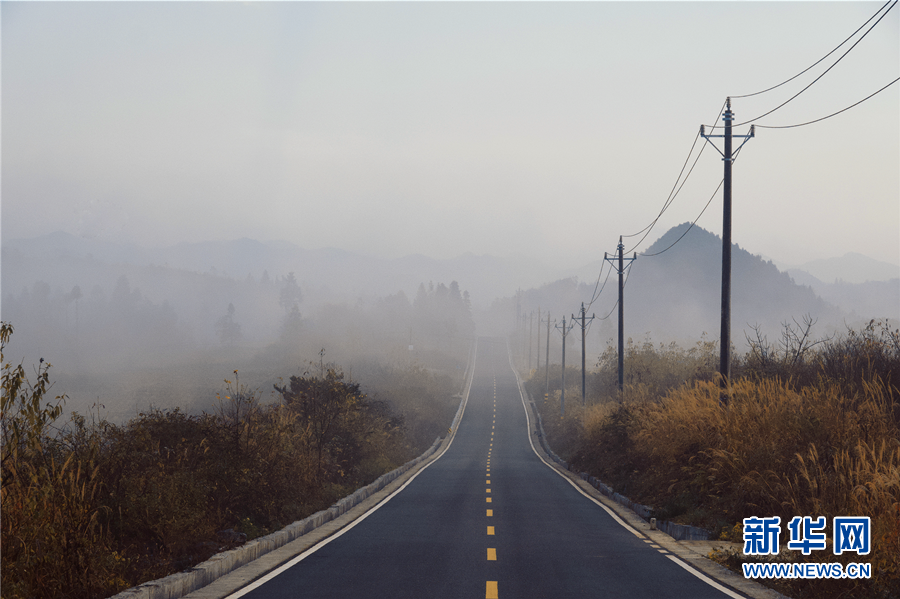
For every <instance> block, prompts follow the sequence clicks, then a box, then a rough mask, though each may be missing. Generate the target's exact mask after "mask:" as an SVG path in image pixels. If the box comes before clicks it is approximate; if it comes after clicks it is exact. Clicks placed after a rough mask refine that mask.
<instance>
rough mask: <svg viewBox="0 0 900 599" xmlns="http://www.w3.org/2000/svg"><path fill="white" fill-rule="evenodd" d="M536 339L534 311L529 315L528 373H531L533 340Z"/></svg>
mask: <svg viewBox="0 0 900 599" xmlns="http://www.w3.org/2000/svg"><path fill="white" fill-rule="evenodd" d="M532 337H534V310H532V311H531V312H529V313H528V372H531V339H532Z"/></svg>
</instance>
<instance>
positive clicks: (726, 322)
mask: <svg viewBox="0 0 900 599" xmlns="http://www.w3.org/2000/svg"><path fill="white" fill-rule="evenodd" d="M725 106H726V108H725V113H724V114H723V115H722V120H723V121H725V134H724V135H706V132H705V131H704V127H703V125H700V136H701V137H702V138H703V139H705V140H706V141H709V139H710V138H711V137H724V138H725V151H724V152H723V151H721V150H719V148H716V146H715V144H713V143H712V142H711V141H710V142H709V143H710V145H712V147H714V148H716V150H718V151H719V154H721V155H722V160H723V161H724V163H725V179H724V184H723V186H722V189H723V202H722V204H723V205H722V321H721V327H720V334H719V338H720V340H719V374H720V375H721V378H720V379H719V383H720V384H721V386H722V397H723V399H724V400H725V401H727V398H728V388H729V385H730V381H731V165H732V164H733V163H734V154H733V153H732V149H731V146H732V143H731V139H732V137H742V138H744V142H743V143H742V144H741V145H740V147H738V151H740V149H741V148H742V147H744V144H745V143H747V141H748V140H749V139H750V138H751V137H754V135H755V127H754V126H753V125H750V134H749V135H732V133H731V124H732V121H734V113H733V112H732V111H731V98H727V99H726V100H725Z"/></svg>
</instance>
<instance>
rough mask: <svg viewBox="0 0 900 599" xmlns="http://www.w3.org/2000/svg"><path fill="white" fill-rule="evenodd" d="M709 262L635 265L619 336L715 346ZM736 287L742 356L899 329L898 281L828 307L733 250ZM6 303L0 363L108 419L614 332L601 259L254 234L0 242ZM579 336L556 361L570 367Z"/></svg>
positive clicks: (537, 351) (694, 252)
mask: <svg viewBox="0 0 900 599" xmlns="http://www.w3.org/2000/svg"><path fill="white" fill-rule="evenodd" d="M687 226H688V225H687V224H684V225H680V226H678V227H674V228H673V229H671V230H670V231H668V232H667V233H665V234H664V235H662V236H661V237H660V238H659V239H658V240H657V241H656V242H655V243H654V244H653V245H652V246H651V247H650V248H649V249H648V250H647V253H653V252H655V251H658V250H660V249H662V248H665V247H667V246H669V245H671V243H672V242H673V241H675V240H676V239H679V238H681V236H682V235H683V234H684V233H685V230H686V228H687ZM720 251H721V241H720V240H719V239H718V237H717V236H715V235H713V234H711V233H708V232H706V231H704V230H703V229H701V228H699V227H694V228H693V229H691V230H690V231H689V232H688V233H687V234H686V235H684V237H683V239H681V240H680V241H679V242H678V243H677V244H676V245H675V246H674V247H673V248H672V250H670V251H668V252H666V253H664V254H662V255H660V256H657V257H642V256H639V257H638V259H637V260H636V261H635V262H634V264H633V265H632V266H631V269H630V271H629V272H628V275H627V283H626V287H625V331H626V337H627V338H630V339H633V340H634V341H635V342H645V341H648V340H649V341H651V342H653V343H669V342H672V341H675V342H678V343H679V344H681V345H683V346H686V347H690V346H692V345H693V344H695V343H697V342H698V341H700V340H701V339H705V340H707V341H715V340H716V339H717V337H718V323H719V312H718V310H719V268H720V267H719V262H718V261H719V260H720V256H719V254H720ZM590 273H596V274H593V275H592V274H590ZM888 274H890V273H888ZM598 275H600V276H601V278H602V280H599V281H598V280H597V276H598ZM805 276H806V277H807V278H806V279H802V280H803V281H804V282H806V281H810V280H814V278H813V277H812V275H809V274H806V275H805ZM733 277H734V291H733V324H732V328H733V333H732V338H733V340H734V343H735V346H736V347H737V349H738V350H739V351H740V350H743V349H744V348H745V347H746V340H745V333H748V334H752V335H755V334H756V332H755V328H754V327H759V329H760V331H761V332H762V333H763V334H765V335H768V336H769V339H770V340H775V339H777V337H778V334H779V331H780V328H781V325H782V324H783V323H791V322H792V320H794V319H796V320H797V321H798V322H799V321H801V320H802V319H803V317H804V316H806V315H809V316H810V317H811V318H813V319H814V320H815V321H816V325H815V326H814V328H813V335H816V336H822V337H823V336H826V335H829V334H832V333H834V332H836V331H837V332H839V331H843V330H844V329H845V327H846V326H848V325H853V324H857V323H860V322H867V321H868V320H869V319H872V318H891V319H895V320H897V319H900V314H898V311H900V279H897V278H894V279H891V280H887V281H869V282H866V283H860V284H851V283H844V282H839V283H835V284H832V286H835V285H836V286H837V288H836V289H838V290H839V291H840V292H841V293H840V295H839V294H837V292H836V291H835V292H833V293H832V295H831V297H832V298H835V299H832V301H831V302H829V301H826V300H825V299H823V296H825V295H827V293H828V285H827V284H823V283H819V285H820V286H824V289H825V291H824V292H822V291H821V290H816V289H815V288H813V287H810V286H808V285H798V284H797V283H795V280H796V279H799V278H800V275H798V274H796V273H795V274H794V275H793V277H794V278H793V279H792V278H791V276H790V275H789V274H787V273H785V272H781V271H779V270H778V269H777V268H776V267H775V266H774V265H773V264H772V263H771V262H769V261H766V260H763V259H761V258H759V257H758V256H752V255H751V254H749V253H748V252H746V251H743V250H739V249H736V250H735V258H734V275H733ZM591 279H593V280H591ZM873 290H874V292H873ZM2 293H3V295H2V306H0V307H2V318H3V320H4V321H8V322H11V323H12V324H13V326H14V327H15V328H16V332H15V334H14V335H13V339H12V342H11V343H10V344H9V346H8V347H7V349H6V358H7V359H8V360H9V361H13V362H16V363H18V362H19V361H23V362H24V363H25V364H26V365H29V364H36V363H37V362H38V360H40V359H41V358H43V359H44V360H46V361H48V362H50V363H51V364H52V365H53V370H52V373H53V378H54V380H55V381H56V386H55V388H54V390H55V392H57V393H65V394H66V395H67V396H68V398H69V399H68V401H67V404H66V406H67V410H77V411H80V412H87V411H89V410H91V409H92V406H94V404H99V405H101V406H102V407H101V408H100V411H101V412H102V413H103V414H105V415H108V416H109V417H110V418H111V419H113V420H123V419H127V418H129V417H132V416H134V415H135V414H136V413H138V412H139V411H141V410H145V409H148V408H149V407H151V406H154V407H160V408H173V407H176V406H180V407H182V408H185V409H187V410H191V411H199V410H205V409H209V408H210V406H211V405H212V403H213V402H214V399H215V394H216V392H217V391H220V390H221V389H222V387H223V380H224V379H225V378H226V377H228V376H230V375H231V373H232V372H233V371H234V370H235V369H238V370H239V372H240V374H241V379H242V381H243V382H244V383H246V384H249V385H251V386H254V387H259V388H260V389H262V390H263V391H264V395H265V396H269V394H270V393H271V391H272V387H271V385H272V384H273V383H274V382H275V381H277V380H278V378H279V377H288V376H290V375H292V374H298V373H302V372H305V371H308V370H310V369H315V368H317V367H318V364H319V363H320V361H321V362H330V363H334V364H337V365H340V366H341V367H342V368H344V369H345V370H346V371H348V372H349V373H350V375H351V376H353V375H354V374H355V375H356V376H357V377H358V376H360V375H361V374H362V373H363V372H364V371H365V370H366V369H367V368H371V367H372V366H373V365H376V364H386V365H407V364H412V363H420V364H422V365H424V366H428V365H429V361H430V360H431V359H432V357H433V356H434V355H435V354H438V353H441V352H444V353H447V354H453V353H454V352H457V353H459V352H463V353H464V352H465V348H466V347H467V346H468V345H469V344H470V343H471V341H472V340H473V339H474V337H475V335H500V336H505V335H508V334H510V333H512V332H514V331H518V332H519V333H520V338H526V339H528V340H529V342H528V343H527V347H523V348H522V351H523V352H524V354H523V355H526V356H527V357H528V359H529V360H530V363H531V366H532V367H536V366H537V364H538V361H539V360H540V362H541V363H542V364H543V363H545V362H546V353H547V330H548V329H547V316H548V314H549V317H550V319H551V321H552V322H551V326H550V361H551V362H552V363H559V362H560V360H561V350H562V334H561V333H562V328H561V327H562V318H563V317H565V318H566V321H567V326H569V327H571V326H572V325H573V323H572V316H578V317H579V318H580V314H578V312H579V310H580V307H581V305H582V302H583V303H584V305H585V306H586V316H587V317H588V318H587V324H588V327H587V336H586V350H587V359H586V360H587V364H588V366H589V367H590V366H592V365H594V364H596V361H597V359H598V357H599V355H600V354H601V353H602V352H603V351H604V350H605V349H606V348H607V347H608V346H609V345H611V344H614V340H615V338H616V335H617V328H616V327H617V311H616V310H617V308H616V301H617V277H616V275H615V273H612V274H610V267H609V264H602V263H599V262H598V263H594V264H590V265H585V266H583V267H582V268H580V269H573V270H571V271H569V272H560V271H555V270H554V269H552V268H550V267H547V266H545V265H541V264H536V263H533V262H532V261H528V260H524V259H523V260H521V261H516V260H511V259H498V258H494V257H491V256H474V255H464V256H461V257H459V258H457V259H454V260H434V259H430V258H428V257H425V256H409V257H406V258H401V259H395V260H387V259H376V258H372V257H369V256H365V255H362V254H355V253H351V252H346V251H340V250H317V251H309V250H304V249H301V248H299V247H296V246H292V245H291V244H287V243H284V242H280V243H273V242H268V243H267V242H260V241H256V240H250V239H240V240H236V241H233V242H221V243H196V244H180V245H177V246H173V247H168V248H141V247H139V246H136V245H131V244H113V243H107V242H103V241H101V240H96V239H94V240H89V239H83V238H78V237H74V236H71V235H68V234H64V233H56V234H53V235H49V236H45V237H41V238H34V239H18V240H17V239H12V240H4V245H3V253H2ZM854 296H856V297H860V298H865V299H864V301H858V302H854V301H852V298H853V297H854ZM841 298H843V300H844V301H843V302H842V301H841ZM592 299H593V300H594V301H593V303H592V301H591V300H592ZM538 310H540V314H539V313H538ZM517 315H518V316H517ZM591 315H594V316H595V317H596V318H595V319H593V321H591V319H590V316H591ZM539 318H540V321H539V320H538V319H539ZM575 324H577V326H576V327H575V328H574V329H571V330H570V331H569V333H568V337H567V352H568V353H567V364H569V365H573V364H576V363H580V359H581V356H580V345H581V328H580V320H579V321H578V322H577V323H575ZM323 350H324V353H322V352H323Z"/></svg>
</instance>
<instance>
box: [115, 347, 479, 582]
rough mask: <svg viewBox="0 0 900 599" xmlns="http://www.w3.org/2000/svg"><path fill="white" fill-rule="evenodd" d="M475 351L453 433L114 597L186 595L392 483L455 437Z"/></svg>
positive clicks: (318, 525) (452, 427)
mask: <svg viewBox="0 0 900 599" xmlns="http://www.w3.org/2000/svg"><path fill="white" fill-rule="evenodd" d="M474 354H475V350H474V348H473V350H472V351H471V352H470V354H469V365H468V368H467V372H466V374H465V379H464V380H465V388H464V391H463V394H462V399H461V400H460V403H459V407H458V408H457V410H456V414H455V415H454V417H453V422H452V424H451V426H450V434H448V435H447V436H445V437H443V438H441V437H438V438H437V439H435V441H434V443H433V444H432V445H431V447H430V448H428V450H426V451H425V452H424V453H423V454H422V455H420V456H419V457H417V458H415V459H412V460H410V461H408V462H406V463H405V464H403V465H402V466H400V467H399V468H396V469H395V470H392V471H391V472H388V473H387V474H383V475H381V476H380V477H378V478H377V479H376V480H375V482H372V483H370V484H368V485H366V486H365V487H361V488H360V489H357V490H356V491H355V492H353V493H351V494H350V495H348V496H347V497H344V498H343V499H341V500H340V501H338V502H336V503H335V504H334V505H332V506H331V507H329V508H328V509H325V510H321V511H318V512H316V513H315V514H313V515H311V516H307V517H306V518H304V519H303V520H298V521H297V522H294V523H293V524H290V525H288V526H286V527H285V528H283V529H281V530H279V531H277V532H274V533H272V534H269V535H266V536H264V537H260V538H258V539H254V540H252V541H250V542H248V543H246V544H244V545H242V546H240V547H238V548H236V549H231V550H229V551H224V552H222V553H217V554H216V555H214V556H212V557H211V558H209V559H208V560H206V561H205V562H202V563H200V564H198V565H197V566H195V567H193V568H191V569H189V570H186V571H184V572H179V573H177V574H171V575H169V576H166V577H165V578H159V579H157V580H151V581H149V582H145V583H142V584H140V585H138V586H135V587H132V588H130V589H126V590H124V591H122V592H120V593H118V594H116V595H113V596H112V597H111V598H110V599H179V598H180V597H184V596H185V595H188V594H190V593H192V592H194V591H196V590H198V589H201V588H203V587H205V586H207V585H209V584H211V583H212V582H214V581H215V580H217V579H219V578H221V577H222V576H225V575H226V574H230V573H231V572H233V571H235V570H237V569H238V568H241V567H242V566H245V565H246V564H248V563H250V562H252V561H254V560H256V559H258V558H260V557H262V556H263V555H266V554H267V553H270V552H272V551H274V550H276V549H279V548H281V547H284V546H285V545H287V544H288V543H291V542H293V541H295V540H297V539H298V538H299V537H301V536H303V535H305V534H308V533H310V532H312V531H314V530H316V529H318V528H320V527H322V526H323V525H325V524H327V523H329V522H332V521H334V520H336V519H337V518H339V517H340V516H342V515H344V514H346V513H347V512H348V511H350V510H351V509H352V508H354V507H355V506H357V505H359V504H360V503H362V502H363V501H365V500H366V499H368V498H370V497H372V496H373V495H375V494H376V493H378V492H379V491H381V490H382V489H384V488H385V487H387V486H388V485H390V484H391V483H392V482H394V481H395V480H396V479H398V478H399V477H400V476H402V475H403V474H405V473H407V472H409V471H410V470H411V469H414V468H415V467H416V466H419V465H420V464H422V463H423V462H425V461H426V460H428V459H429V458H430V457H432V456H433V455H434V454H435V453H437V452H438V450H439V449H442V448H443V447H444V446H446V444H447V443H448V442H449V439H451V438H452V437H453V433H454V432H455V431H456V427H457V425H458V424H459V420H460V418H461V417H462V414H463V411H464V410H465V405H466V398H467V397H468V394H469V389H470V388H471V385H472V374H473V367H474V364H475V359H474ZM373 504H374V502H373ZM367 509H368V508H367Z"/></svg>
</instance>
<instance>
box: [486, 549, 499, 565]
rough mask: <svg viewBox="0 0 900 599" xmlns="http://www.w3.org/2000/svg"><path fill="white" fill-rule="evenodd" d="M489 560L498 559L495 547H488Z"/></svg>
mask: <svg viewBox="0 0 900 599" xmlns="http://www.w3.org/2000/svg"><path fill="white" fill-rule="evenodd" d="M488 561H489V562H495V561H497V550H496V549H494V548H493V547H488Z"/></svg>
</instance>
